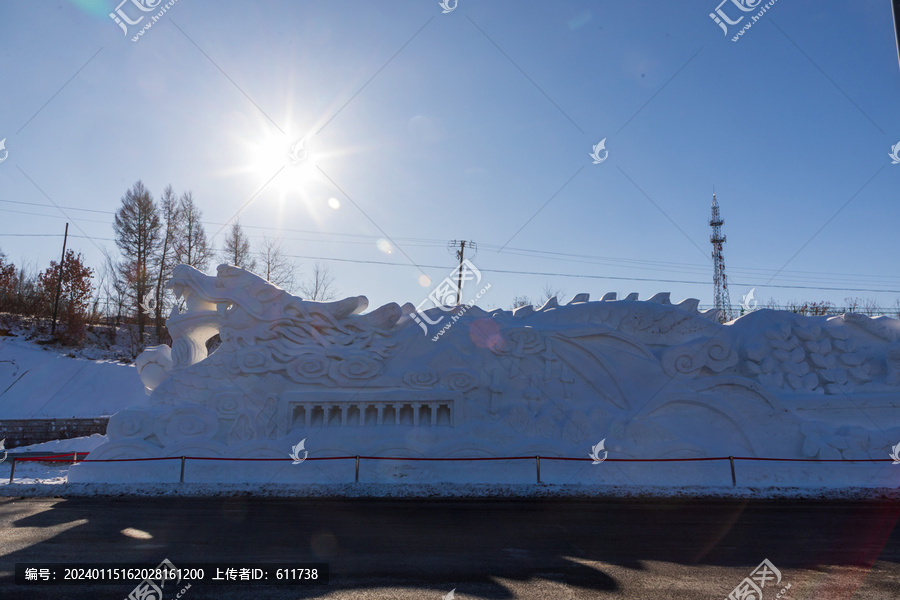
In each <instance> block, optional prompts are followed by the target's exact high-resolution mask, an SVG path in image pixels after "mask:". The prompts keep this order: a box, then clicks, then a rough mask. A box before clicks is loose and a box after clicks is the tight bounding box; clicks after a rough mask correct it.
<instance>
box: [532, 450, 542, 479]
mask: <svg viewBox="0 0 900 600" xmlns="http://www.w3.org/2000/svg"><path fill="white" fill-rule="evenodd" d="M534 463H535V465H536V466H537V482H538V483H540V482H541V457H540V456H535V457H534Z"/></svg>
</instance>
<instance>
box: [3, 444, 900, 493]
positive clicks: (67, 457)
mask: <svg viewBox="0 0 900 600" xmlns="http://www.w3.org/2000/svg"><path fill="white" fill-rule="evenodd" d="M78 454H79V453H77V452H72V453H69V454H54V455H46V456H21V455H20V456H14V457H12V470H11V471H10V473H9V483H13V479H14V477H15V474H16V462H17V461H18V462H71V463H72V464H76V463H110V462H112V463H114V462H146V461H158V460H179V461H181V474H180V476H179V483H184V465H185V463H186V462H187V461H189V460H225V461H242V462H284V461H292V462H293V459H292V458H236V457H233V458H223V457H213V456H162V457H153V458H100V459H90V458H82V459H81V460H79V458H78ZM84 456H87V453H85V454H84ZM542 458H543V459H544V460H568V461H582V462H583V461H591V462H593V459H591V458H576V457H569V456H543V457H542V456H478V457H469V458H466V457H454V458H431V457H418V456H361V455H358V456H318V457H308V458H306V459H304V461H306V460H355V462H356V476H355V478H354V481H355V482H356V483H359V463H360V461H362V460H408V461H419V460H423V461H483V460H533V461H534V462H535V470H536V473H537V483H542V482H541V459H542ZM712 460H717V461H721V460H727V461H728V462H729V463H730V466H731V485H732V487H736V486H737V477H736V475H735V470H734V461H736V460H746V461H775V462H812V463H858V462H870V463H880V462H888V461H890V462H895V461H893V460H892V459H890V458H858V459H842V458H834V459H818V458H761V457H756V456H712V457H703V458H607V459H604V460H603V461H601V462H638V463H642V462H650V463H662V462H701V461H712Z"/></svg>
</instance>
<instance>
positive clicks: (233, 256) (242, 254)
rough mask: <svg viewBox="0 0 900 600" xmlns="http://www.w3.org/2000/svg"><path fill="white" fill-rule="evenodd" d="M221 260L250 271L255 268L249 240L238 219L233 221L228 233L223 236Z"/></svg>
mask: <svg viewBox="0 0 900 600" xmlns="http://www.w3.org/2000/svg"><path fill="white" fill-rule="evenodd" d="M222 260H224V261H225V262H227V263H228V264H230V265H234V266H235V267H240V268H241V269H246V270H248V271H252V270H254V269H255V268H256V260H254V258H253V255H252V254H251V252H250V240H248V239H247V236H246V235H245V234H244V230H243V228H241V224H240V223H239V222H238V221H235V222H234V225H232V226H231V229H230V230H229V231H228V234H227V235H226V236H225V245H224V246H223V247H222Z"/></svg>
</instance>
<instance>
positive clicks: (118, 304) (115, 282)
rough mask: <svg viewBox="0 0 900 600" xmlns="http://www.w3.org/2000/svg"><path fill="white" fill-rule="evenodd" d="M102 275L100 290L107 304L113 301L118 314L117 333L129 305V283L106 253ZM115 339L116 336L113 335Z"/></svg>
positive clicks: (116, 318) (115, 322) (114, 328)
mask: <svg viewBox="0 0 900 600" xmlns="http://www.w3.org/2000/svg"><path fill="white" fill-rule="evenodd" d="M101 273H102V275H101V280H100V288H101V289H102V290H103V293H104V294H105V295H106V299H107V302H109V301H112V303H113V310H114V311H115V313H116V317H115V321H114V322H113V332H115V330H116V329H118V328H119V325H120V324H121V322H122V313H123V312H124V311H125V307H126V306H127V305H128V282H127V281H126V280H125V279H124V278H122V276H121V273H120V271H119V269H118V268H117V267H116V263H115V261H114V260H113V257H112V256H110V255H109V253H108V252H106V251H104V252H103V269H102V271H101ZM108 316H109V315H107V317H108ZM114 339H115V335H113V340H114Z"/></svg>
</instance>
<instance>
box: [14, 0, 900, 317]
mask: <svg viewBox="0 0 900 600" xmlns="http://www.w3.org/2000/svg"><path fill="white" fill-rule="evenodd" d="M753 3H754V2H753V1H752V0H751V1H750V4H753ZM150 4H154V1H153V0H150ZM162 4H164V3H162ZM451 4H452V3H451ZM717 5H718V2H717V1H716V0H712V1H707V0H690V1H685V2H677V3H675V2H662V1H654V2H641V1H634V2H611V1H607V0H592V1H585V0H572V1H565V0H560V1H554V2H512V1H505V0H491V1H490V2H488V1H485V0H459V2H458V5H457V7H456V9H455V10H453V11H452V12H449V13H447V14H443V13H442V12H441V7H440V6H439V5H438V2H437V0H428V1H424V0H423V1H417V2H411V1H407V2H391V1H382V2H350V1H341V0H304V1H303V2H279V1H271V2H261V3H248V2H231V1H228V0H222V1H219V2H210V1H201V0H177V2H175V3H174V5H173V6H172V7H171V8H169V9H168V11H167V12H166V13H165V14H164V15H162V17H161V18H159V20H158V21H157V22H156V23H155V24H154V25H153V26H152V28H150V29H149V30H147V31H146V32H145V33H144V35H143V36H141V37H140V38H139V39H138V41H137V42H132V41H131V37H132V35H133V34H134V33H136V32H137V31H138V30H139V29H140V27H141V26H142V25H143V24H144V22H146V21H148V20H149V17H147V18H145V19H144V21H143V22H142V23H140V24H138V25H135V26H131V27H130V28H129V34H128V35H127V36H126V35H124V34H123V31H122V30H121V29H120V28H119V27H118V26H117V25H116V24H115V23H114V22H113V20H112V19H111V18H110V17H109V16H108V15H109V13H110V12H112V11H113V10H114V9H115V8H116V6H118V2H107V1H105V0H103V1H100V0H98V1H94V0H79V1H74V0H71V1H69V2H64V1H58V2H55V3H45V2H40V3H38V2H26V1H24V0H13V1H7V2H4V3H3V5H2V7H0V39H2V40H3V48H2V50H0V90H2V93H0V139H2V138H4V137H5V138H6V144H5V145H6V150H7V151H8V152H9V155H8V156H7V158H6V160H5V161H3V162H2V163H0V215H2V224H0V248H2V250H3V251H4V252H5V253H6V254H7V256H8V259H10V260H12V261H13V262H15V263H17V264H21V263H23V262H26V263H33V264H34V265H35V266H37V267H39V268H43V267H45V266H46V265H47V264H49V261H50V260H56V259H58V256H59V252H60V245H61V242H62V240H61V238H60V237H58V236H59V235H60V234H61V233H62V230H63V227H64V224H65V222H66V220H67V218H66V216H64V215H63V212H65V213H66V214H67V215H68V220H69V221H70V222H71V223H72V224H71V225H70V233H71V234H74V235H77V236H87V237H75V238H72V239H70V244H69V247H73V248H74V249H76V250H79V251H81V252H83V253H84V254H85V256H86V257H87V260H88V262H89V264H92V265H94V266H99V265H100V259H101V254H100V250H99V249H98V248H103V247H106V248H109V249H111V250H112V249H114V245H113V243H112V241H111V240H112V237H113V233H112V227H111V222H112V214H111V213H112V211H114V210H115V209H116V208H117V207H118V205H119V203H120V198H121V197H122V195H123V194H124V193H125V191H126V190H127V189H128V188H129V187H130V186H131V185H132V184H133V183H134V182H135V181H137V180H138V179H140V180H142V181H143V182H144V183H145V184H146V185H147V186H148V187H149V188H150V189H151V190H152V191H153V192H154V194H155V196H157V197H158V196H159V195H160V193H161V192H162V190H163V188H164V187H165V186H166V185H167V184H169V183H171V184H172V185H173V187H174V188H175V189H176V191H178V192H182V191H185V190H191V191H192V192H193V194H194V197H195V199H196V201H197V203H198V204H199V206H200V207H201V208H202V210H203V211H204V220H205V221H207V222H208V224H207V226H206V228H207V233H208V234H209V235H213V234H215V233H216V232H217V231H219V229H220V228H221V227H222V225H221V224H222V223H226V222H227V221H228V220H230V219H232V218H233V217H235V215H236V214H238V213H239V211H240V215H239V216H240V221H241V223H242V224H243V225H244V226H245V227H247V229H246V231H247V232H248V233H249V234H250V235H251V241H252V242H258V241H259V237H258V236H261V235H262V234H264V233H267V234H269V235H280V236H281V237H282V238H283V240H284V245H285V248H286V250H287V251H288V252H289V253H290V254H292V255H295V256H298V257H305V258H302V259H300V260H301V262H302V263H303V266H304V268H305V270H306V271H307V272H308V271H309V269H310V267H311V266H312V264H313V263H314V262H315V260H316V258H319V259H322V262H323V264H327V265H329V266H330V267H331V269H332V271H333V273H334V275H335V276H336V279H337V287H338V289H339V291H340V293H341V295H342V296H343V295H356V294H364V295H366V296H368V297H369V299H370V302H371V305H373V306H377V305H380V304H382V303H385V302H390V301H396V302H399V303H401V304H402V303H403V302H407V301H411V302H413V303H415V304H418V303H419V302H420V301H421V300H422V299H424V298H425V297H426V295H427V294H428V292H429V291H430V286H423V285H422V281H421V280H420V276H421V275H422V274H423V273H424V274H427V275H428V276H429V277H430V278H431V280H432V284H434V283H437V282H438V281H440V280H441V279H443V278H444V277H445V276H446V275H447V274H448V273H449V272H450V270H451V269H452V268H453V266H454V262H455V259H454V257H453V256H451V255H450V254H449V253H448V251H447V249H446V243H447V241H449V240H452V239H466V240H474V241H475V242H477V244H478V247H479V249H478V253H477V255H476V256H475V257H474V258H473V262H474V264H475V265H476V266H477V267H478V268H480V269H481V270H482V271H483V275H484V277H485V282H490V283H491V289H490V290H489V292H488V293H487V294H485V296H484V297H483V298H482V300H481V302H480V305H481V306H483V307H484V308H487V309H491V308H498V307H501V308H508V307H509V305H510V303H511V300H512V298H513V296H515V295H517V294H527V295H530V296H532V297H535V296H539V295H540V293H541V289H542V288H543V287H544V285H545V284H550V285H551V286H554V287H557V288H562V289H564V290H565V292H566V295H567V296H568V297H571V295H573V294H575V293H578V292H590V293H591V295H592V296H593V297H594V298H597V297H599V296H600V295H602V294H603V293H605V292H608V291H617V292H619V294H620V297H621V296H623V295H624V294H627V293H629V292H633V291H637V292H640V294H641V297H649V296H650V295H652V294H654V293H656V292H659V291H671V292H672V297H673V300H675V301H677V300H680V299H681V298H684V297H696V298H699V299H700V300H701V303H703V304H711V303H712V299H713V288H712V283H711V281H712V266H711V262H710V259H709V253H710V249H711V247H710V244H709V233H710V229H709V226H708V224H707V221H708V219H709V204H710V200H711V196H712V191H713V187H714V186H715V190H716V193H717V196H718V198H719V201H720V204H721V208H722V214H723V217H724V219H725V228H724V229H725V233H726V235H727V236H728V242H727V244H726V246H725V258H726V266H727V272H728V276H729V279H730V281H731V298H732V302H733V303H735V304H736V303H737V302H739V301H740V299H741V295H742V294H743V293H746V292H747V291H749V289H750V288H751V287H755V288H756V294H755V295H756V297H757V298H762V299H768V298H769V297H774V298H776V299H777V300H779V301H787V300H791V299H809V300H830V301H832V302H835V303H837V304H843V299H844V298H845V297H848V296H859V297H863V298H873V299H875V300H877V301H878V302H879V303H880V304H882V305H891V304H893V303H894V301H895V300H896V299H897V298H900V272H898V268H897V266H896V258H895V257H896V251H897V245H896V230H897V223H898V216H900V206H898V202H897V200H898V190H900V185H898V184H900V165H894V164H891V159H890V158H889V157H888V154H889V152H890V151H891V148H892V146H893V145H894V144H897V143H898V142H900V109H898V107H900V66H898V60H897V51H896V48H895V41H894V32H893V25H892V22H891V15H890V2H888V1H887V0H857V1H855V2H852V3H839V4H832V3H817V2H797V1H792V0H779V1H778V2H776V3H775V4H774V6H772V7H771V8H770V9H769V10H768V11H767V12H766V13H765V14H764V15H762V16H761V17H760V18H759V20H758V21H757V22H756V23H755V24H754V25H753V26H752V28H751V29H749V30H748V31H746V33H745V34H744V35H743V36H742V37H741V38H739V41H738V42H732V41H731V36H730V35H729V36H726V35H724V34H723V32H722V30H721V29H720V28H719V27H718V26H717V25H716V24H715V23H714V22H713V21H712V19H710V17H709V13H711V12H713V11H714V10H715V9H716V7H717ZM722 10H723V11H725V12H726V13H727V14H729V15H731V18H732V19H736V18H737V16H739V15H741V14H745V15H747V16H746V18H745V19H744V22H747V21H748V20H749V18H750V15H753V14H755V11H754V12H748V13H742V12H741V11H739V10H737V8H736V7H735V5H734V4H732V3H731V2H727V3H726V5H722ZM122 11H124V12H125V13H126V14H128V15H130V16H131V18H132V19H134V18H136V17H137V16H138V15H141V14H144V13H141V12H140V11H138V10H137V9H136V8H135V7H134V5H133V4H132V3H131V2H130V1H129V2H128V3H127V4H125V5H122ZM146 14H148V15H151V14H154V13H152V12H151V13H146ZM744 22H742V23H741V24H740V25H743V24H744ZM740 25H739V26H740ZM739 26H734V27H731V28H730V30H731V31H732V33H733V32H736V31H737V30H738V28H739ZM604 138H605V139H606V149H607V150H608V151H609V155H608V158H607V159H606V160H605V161H604V162H602V163H601V164H597V165H595V164H592V160H591V158H590V157H589V153H590V152H591V148H592V146H593V145H594V144H596V143H598V142H599V141H600V140H601V139H604ZM301 139H303V140H305V148H306V149H307V150H308V151H309V155H308V157H307V158H306V160H305V161H303V162H302V163H300V164H294V163H293V162H292V161H291V160H290V158H289V150H290V148H291V146H292V145H293V144H295V143H296V142H297V141H298V140H301ZM2 156H3V155H2V152H0V158H2ZM276 173H277V175H276ZM273 176H274V179H273ZM260 190H261V191H260ZM331 198H335V199H337V201H338V203H339V208H337V209H335V208H332V206H331V205H330V204H329V199H331ZM17 203H26V204H17ZM35 204H44V205H53V204H56V205H59V206H61V207H63V209H62V210H59V209H57V208H54V207H52V206H50V207H41V206H35ZM332 204H336V203H334V202H333V201H332ZM245 205H246V206H245ZM242 207H244V208H243V210H241V209H242ZM75 208H79V209H88V210H91V211H100V212H88V211H87V210H73V209H75ZM104 211H106V212H104ZM22 213H29V214H22ZM266 228H268V229H266ZM11 234H17V235H11ZM21 234H29V235H21ZM31 234H40V236H41V237H37V235H31ZM48 235H55V236H57V237H47V236H48ZM88 238H90V239H88ZM380 239H385V240H387V241H388V244H386V243H385V242H381V243H379V240H380ZM221 241H222V236H221V235H219V236H218V237H217V238H215V240H214V243H215V244H216V245H219V244H221ZM501 248H502V250H501ZM385 250H390V252H386V251H385ZM326 259H327V260H326ZM334 259H342V260H334ZM366 261H369V262H366ZM372 261H374V262H372ZM377 263H394V264H393V265H387V264H377ZM416 265H418V266H416ZM502 271H515V272H519V273H508V272H502ZM526 272H527V273H526ZM528 273H532V274H528ZM568 275H576V276H580V277H571V276H568ZM776 275H777V276H776ZM773 276H775V278H774V279H773ZM604 278H606V279H604ZM661 280H678V281H685V282H696V283H676V282H668V281H661ZM776 286H809V287H814V288H819V287H824V288H839V289H837V290H825V289H798V288H789V287H776ZM847 288H861V289H864V290H897V291H898V292H894V293H891V292H875V291H843V290H844V289H847Z"/></svg>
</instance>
